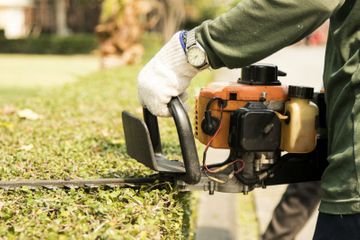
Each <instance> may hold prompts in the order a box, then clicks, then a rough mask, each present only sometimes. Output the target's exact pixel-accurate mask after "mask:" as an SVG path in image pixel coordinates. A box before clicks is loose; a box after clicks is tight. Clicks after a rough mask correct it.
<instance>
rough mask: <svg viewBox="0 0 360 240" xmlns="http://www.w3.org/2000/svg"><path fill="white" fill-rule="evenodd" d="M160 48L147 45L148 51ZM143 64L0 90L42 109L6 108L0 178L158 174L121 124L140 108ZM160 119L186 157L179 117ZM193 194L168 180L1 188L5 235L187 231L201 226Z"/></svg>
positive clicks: (180, 234) (174, 148)
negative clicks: (136, 156)
mask: <svg viewBox="0 0 360 240" xmlns="http://www.w3.org/2000/svg"><path fill="white" fill-rule="evenodd" d="M152 49H156V48H155V47H153V48H152ZM153 52H154V51H152V52H150V53H147V59H148V58H149V56H150V55H151V54H152V53H153ZM79 67H81V64H80V65H79ZM140 68H141V66H139V65H137V66H129V67H122V68H119V69H114V70H108V71H101V72H96V73H94V74H91V75H89V76H87V77H83V78H82V79H80V80H79V81H78V82H76V83H73V84H68V85H65V86H64V87H61V88H60V89H52V90H48V91H45V90H44V91H41V92H39V93H36V94H32V95H31V97H25V98H21V97H18V98H16V99H14V98H11V97H10V96H9V97H7V96H6V95H5V96H3V97H1V96H0V97H1V101H0V102H1V104H2V105H0V108H3V107H5V105H11V106H13V107H14V108H16V109H31V110H32V111H34V112H36V113H37V114H39V115H41V116H42V117H41V118H40V119H37V120H28V119H20V118H19V117H18V116H17V115H16V114H1V111H0V156H1V158H0V178H1V179H2V180H10V179H58V178H60V179H77V178H100V177H128V176H145V175H148V174H152V172H151V171H150V170H148V169H146V168H145V167H143V166H142V165H141V164H138V163H137V162H136V161H134V160H131V159H129V157H128V156H127V154H126V148H125V142H124V136H123V131H122V122H121V112H122V111H124V110H130V111H131V112H133V113H136V114H138V115H141V107H140V105H139V103H138V101H137V93H136V75H137V73H138V71H139V70H140ZM29 78H31V76H29ZM210 78H211V74H210V73H209V72H208V71H206V72H204V73H203V74H201V75H200V76H199V77H197V79H194V80H193V82H192V88H191V89H190V96H194V89H195V88H197V87H199V86H203V85H205V84H206V82H208V81H209V80H211V79H210ZM26 96H27V95H26ZM190 98H193V97H190ZM7 99H9V100H8V101H7ZM192 105H193V100H192V101H190V106H192ZM160 122H161V126H162V127H161V128H162V132H165V133H166V136H165V137H164V140H163V142H164V145H165V147H164V148H165V150H166V153H167V154H170V155H171V156H172V157H176V158H180V149H179V145H178V142H177V136H176V131H175V127H174V125H173V123H172V121H171V120H169V119H167V120H161V121H160ZM28 146H31V147H28ZM192 202H193V200H192V196H191V194H185V193H178V192H176V191H174V190H172V189H171V187H170V186H167V185H164V186H163V187H161V188H159V189H149V188H143V189H141V190H134V189H121V188H115V189H106V188H100V189H98V190H87V189H79V190H62V189H58V190H45V189H37V190H30V189H28V188H22V189H18V190H8V191H7V190H0V238H3V239H39V238H41V239H188V238H192V234H193V230H194V224H193V221H191V219H192V218H191V215H192V211H194V210H195V206H194V205H193V204H192Z"/></svg>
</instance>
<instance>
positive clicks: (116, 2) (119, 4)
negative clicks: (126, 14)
mask: <svg viewBox="0 0 360 240" xmlns="http://www.w3.org/2000/svg"><path fill="white" fill-rule="evenodd" d="M124 6H125V1H124V0H104V1H103V3H102V6H101V16H100V21H101V22H106V21H108V20H109V19H110V18H112V17H113V16H114V15H116V16H118V17H120V16H121V14H122V10H123V9H124Z"/></svg>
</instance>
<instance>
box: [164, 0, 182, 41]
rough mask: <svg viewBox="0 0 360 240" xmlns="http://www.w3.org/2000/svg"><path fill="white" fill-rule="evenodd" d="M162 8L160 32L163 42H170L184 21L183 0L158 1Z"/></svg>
mask: <svg viewBox="0 0 360 240" xmlns="http://www.w3.org/2000/svg"><path fill="white" fill-rule="evenodd" d="M160 2H161V3H162V5H163V6H164V11H163V17H162V20H161V30H162V33H163V39H164V41H165V42H167V41H168V40H170V38H171V37H172V36H173V35H174V33H175V32H176V31H178V30H179V28H180V26H181V23H182V22H183V21H184V19H185V1H184V0H160Z"/></svg>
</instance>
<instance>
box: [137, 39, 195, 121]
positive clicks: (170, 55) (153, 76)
mask: <svg viewBox="0 0 360 240" xmlns="http://www.w3.org/2000/svg"><path fill="white" fill-rule="evenodd" d="M199 71H200V70H198V69H196V68H195V67H193V66H192V65H190V64H189V63H188V62H187V58H186V55H185V52H184V50H183V48H182V46H181V43H180V32H178V33H176V34H175V35H174V36H173V37H172V38H171V39H170V41H169V42H168V43H167V44H165V46H164V47H163V48H162V49H161V50H160V51H159V52H158V53H157V54H156V55H155V57H153V58H152V59H151V60H150V62H148V63H147V64H146V65H145V67H144V68H143V69H142V70H141V71H140V73H139V75H138V94H139V100H140V102H141V104H142V105H143V106H144V107H146V108H147V109H148V110H149V111H150V112H152V113H153V114H154V115H156V116H161V117H168V116H170V112H169V109H168V107H167V104H168V103H169V102H170V100H171V98H172V97H176V96H180V97H181V98H182V100H186V99H185V98H186V93H185V91H186V89H187V88H188V86H189V85H190V81H191V79H192V78H193V77H195V75H196V74H197V73H198V72H199Z"/></svg>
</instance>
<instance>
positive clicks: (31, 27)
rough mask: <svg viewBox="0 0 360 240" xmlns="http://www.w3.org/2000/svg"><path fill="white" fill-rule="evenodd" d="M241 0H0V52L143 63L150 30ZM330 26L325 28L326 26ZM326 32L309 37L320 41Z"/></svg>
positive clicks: (193, 20)
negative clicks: (90, 55)
mask: <svg viewBox="0 0 360 240" xmlns="http://www.w3.org/2000/svg"><path fill="white" fill-rule="evenodd" d="M238 2H239V0H212V1H204V0H0V53H26V54H67V55H69V54H88V53H94V51H95V50H96V51H95V52H96V53H97V54H98V56H100V57H101V59H102V61H101V66H102V67H105V68H106V67H112V66H119V65H126V64H133V63H138V62H139V61H140V60H141V57H142V55H143V53H144V49H143V47H142V43H141V41H142V39H143V36H144V34H145V33H146V32H151V33H158V34H159V35H161V37H162V39H163V40H164V41H166V40H167V39H169V37H171V36H172V35H173V34H174V32H176V31H177V30H178V29H180V28H187V29H189V28H192V27H194V26H196V25H198V24H200V23H201V22H202V21H204V20H206V19H211V18H214V17H216V16H218V15H219V14H221V13H222V12H225V11H226V10H228V9H229V8H231V7H232V6H235V5H236V4H237V3H238ZM325 28H326V27H325ZM325 40H326V29H325V31H318V32H317V33H316V34H314V35H313V36H310V37H309V38H308V39H306V40H305V43H308V44H321V43H324V42H325Z"/></svg>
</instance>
